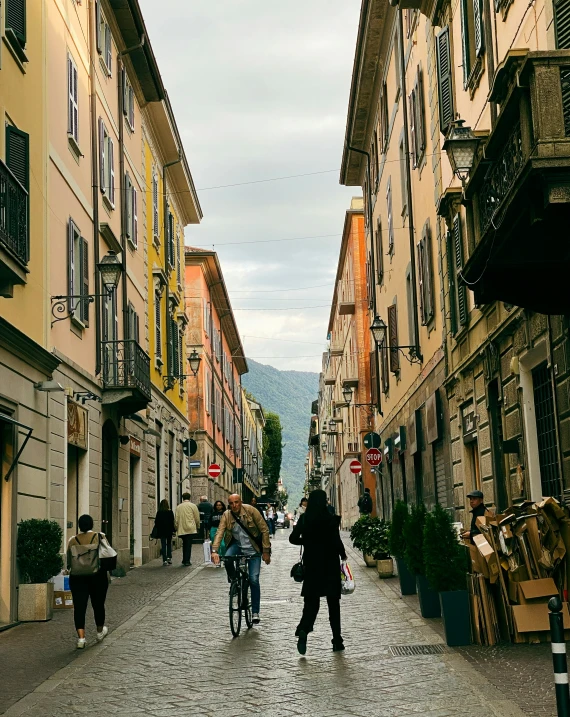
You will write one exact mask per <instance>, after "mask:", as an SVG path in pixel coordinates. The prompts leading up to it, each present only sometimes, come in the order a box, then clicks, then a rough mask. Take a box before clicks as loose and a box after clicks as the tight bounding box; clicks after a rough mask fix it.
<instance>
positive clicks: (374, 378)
mask: <svg viewBox="0 0 570 717" xmlns="http://www.w3.org/2000/svg"><path fill="white" fill-rule="evenodd" d="M379 398H380V396H379V393H378V351H371V352H370V402H371V403H372V405H373V406H378V404H379V402H380V401H379Z"/></svg>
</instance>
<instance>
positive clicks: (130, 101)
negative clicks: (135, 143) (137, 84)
mask: <svg viewBox="0 0 570 717" xmlns="http://www.w3.org/2000/svg"><path fill="white" fill-rule="evenodd" d="M122 75H123V114H124V115H125V117H126V118H127V122H128V123H129V127H130V128H131V130H132V131H134V129H135V93H134V90H133V87H132V85H131V83H130V81H129V78H128V77H127V71H126V69H125V68H124V67H123V71H122Z"/></svg>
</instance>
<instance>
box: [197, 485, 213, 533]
mask: <svg viewBox="0 0 570 717" xmlns="http://www.w3.org/2000/svg"><path fill="white" fill-rule="evenodd" d="M198 510H199V512H200V525H201V527H202V530H201V532H202V534H203V538H204V540H206V539H207V538H208V534H209V532H210V520H211V518H212V511H213V510H214V506H213V505H212V504H211V503H210V501H209V500H208V496H207V495H201V496H200V502H199V503H198Z"/></svg>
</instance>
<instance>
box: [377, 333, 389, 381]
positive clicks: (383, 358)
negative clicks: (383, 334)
mask: <svg viewBox="0 0 570 717" xmlns="http://www.w3.org/2000/svg"><path fill="white" fill-rule="evenodd" d="M379 355H380V362H381V365H382V392H383V393H384V394H387V393H388V389H389V388H390V371H389V368H388V343H387V341H386V339H384V341H383V342H382V343H381V344H380V348H379Z"/></svg>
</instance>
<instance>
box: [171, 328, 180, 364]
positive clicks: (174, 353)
mask: <svg viewBox="0 0 570 717" xmlns="http://www.w3.org/2000/svg"><path fill="white" fill-rule="evenodd" d="M170 354H171V369H172V371H171V375H172V376H178V375H180V374H179V371H178V368H179V367H178V324H177V323H176V321H175V320H174V319H173V318H171V319H170Z"/></svg>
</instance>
